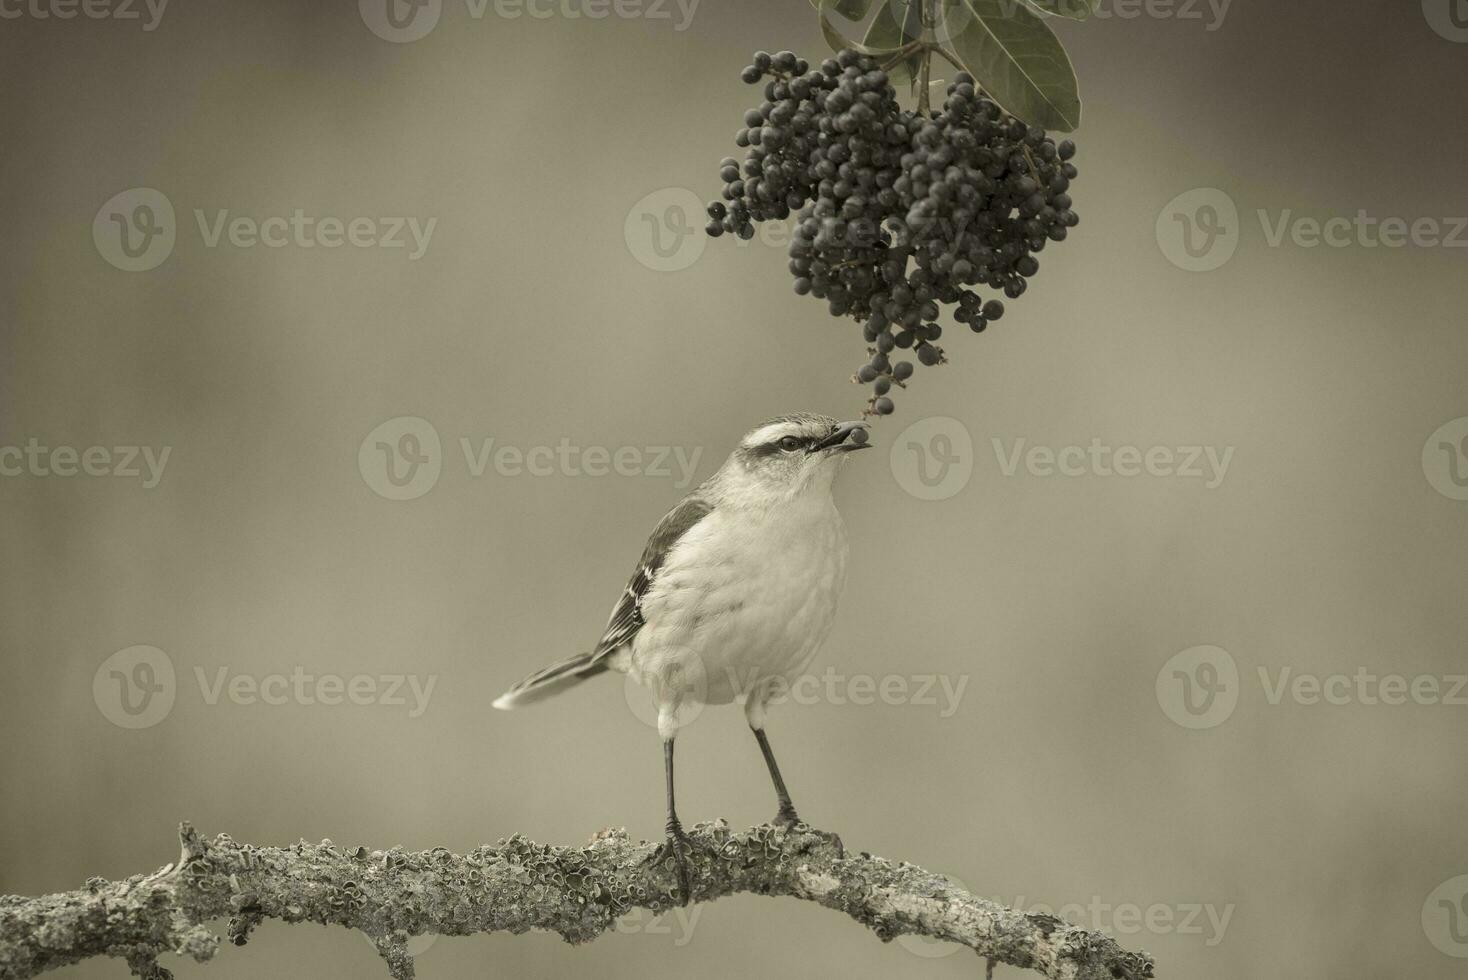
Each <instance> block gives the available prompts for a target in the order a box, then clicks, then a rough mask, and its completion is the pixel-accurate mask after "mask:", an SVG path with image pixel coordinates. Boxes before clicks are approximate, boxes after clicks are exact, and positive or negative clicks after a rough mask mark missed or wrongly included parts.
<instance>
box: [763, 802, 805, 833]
mask: <svg viewBox="0 0 1468 980" xmlns="http://www.w3.org/2000/svg"><path fill="white" fill-rule="evenodd" d="M770 823H772V824H774V825H775V826H776V827H781V828H783V829H785V830H789V829H790V828H792V827H794V826H795V825H796V824H798V823H800V814H798V813H796V812H795V807H794V806H792V805H791V804H789V803H781V804H780V809H779V811H778V812H777V813H776V814H775V819H774V820H771V821H770Z"/></svg>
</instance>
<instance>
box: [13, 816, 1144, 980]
mask: <svg viewBox="0 0 1468 980" xmlns="http://www.w3.org/2000/svg"><path fill="white" fill-rule="evenodd" d="M179 836H180V838H181V840H182V844H183V850H182V853H181V854H180V856H179V860H178V861H177V862H175V863H173V864H169V865H166V866H165V867H163V868H162V869H160V870H159V871H156V872H154V873H153V874H151V875H146V876H143V875H138V876H135V877H132V878H129V879H127V880H126V881H116V882H112V881H105V880H103V879H101V878H92V879H90V880H89V881H88V882H87V884H86V886H85V887H84V888H81V889H79V890H77V891H72V892H61V893H58V894H55V895H44V896H41V897H38V898H27V897H24V896H17V895H11V896H4V897H0V980H23V978H26V977H33V976H36V975H37V974H39V973H42V972H44V971H46V970H50V969H53V968H55V967H58V966H64V965H66V964H68V963H75V962H77V961H78V960H83V959H87V958H89V957H93V956H103V955H106V956H115V957H119V958H121V959H124V960H126V961H127V963H128V965H129V967H130V968H131V969H132V972H133V973H134V974H136V975H138V976H140V977H142V978H144V980H167V978H168V977H169V973H168V971H167V970H166V969H164V968H163V967H161V966H159V965H158V961H157V958H158V956H159V955H160V954H162V953H165V952H173V953H177V954H179V955H186V956H192V957H193V958H194V959H196V960H200V961H203V960H207V959H209V958H210V957H212V956H213V955H214V953H215V951H216V950H217V949H218V946H219V940H218V938H217V937H215V936H214V935H213V934H211V933H210V932H209V930H208V929H206V928H205V927H204V925H203V923H205V922H207V921H209V920H211V919H217V918H221V917H224V916H229V917H230V922H229V926H228V929H227V930H226V935H227V938H228V939H229V940H230V941H231V942H232V943H234V944H236V945H241V946H242V945H244V944H245V942H246V940H247V939H248V938H249V934H250V931H251V929H252V928H253V927H254V926H255V925H256V924H257V923H258V922H259V921H260V920H262V919H266V918H270V919H279V920H281V921H284V922H318V923H323V924H328V923H334V924H337V925H342V926H346V927H348V928H351V929H358V930H361V931H362V932H364V933H366V934H367V935H368V936H369V937H371V938H372V940H373V942H374V944H375V945H376V946H377V950H378V952H379V953H380V954H381V955H382V958H383V961H384V963H385V965H386V968H387V971H388V973H389V974H390V976H392V977H393V978H394V980H408V978H411V977H412V976H413V961H412V958H411V957H410V956H409V955H408V951H407V940H408V938H409V937H410V936H416V935H420V934H424V933H436V934H439V935H446V936H468V935H473V934H475V933H481V932H500V931H508V932H513V933H521V932H525V931H527V930H530V929H545V930H550V931H552V932H557V933H559V934H560V935H561V936H563V937H564V938H565V939H566V940H567V941H569V942H573V943H580V942H586V941H588V940H591V939H594V938H596V937H597V936H599V935H601V934H602V933H603V932H606V931H607V930H608V929H610V928H612V926H613V924H614V920H615V919H616V918H617V917H618V916H620V915H622V914H623V913H625V912H628V911H630V910H632V909H634V908H644V909H650V910H652V911H655V912H659V911H664V910H666V909H668V908H670V907H671V906H673V905H674V904H676V903H677V889H678V886H677V875H676V872H675V871H674V869H673V867H672V865H671V860H670V859H666V857H665V855H664V853H663V852H662V851H661V850H660V849H659V847H658V845H655V844H650V843H646V842H634V841H632V840H631V839H629V838H628V836H627V834H626V832H625V831H621V830H611V831H605V832H603V833H601V834H598V835H597V836H596V837H595V838H593V839H592V840H591V842H590V843H588V844H587V845H586V846H585V847H551V846H548V845H545V844H536V843H534V842H533V841H529V840H526V839H525V838H523V837H520V836H519V835H516V836H514V837H511V838H509V839H508V840H502V841H500V842H499V843H498V844H496V845H495V846H493V847H490V846H483V847H477V848H475V849H474V850H473V851H470V852H469V853H468V854H464V855H459V854H454V853H452V852H450V851H448V850H447V849H445V848H441V847H440V848H434V849H433V850H431V851H404V850H403V849H402V848H398V847H395V848H392V849H391V850H387V851H378V850H370V849H368V848H365V847H358V848H355V849H351V848H344V847H340V846H338V845H335V844H333V843H331V842H330V841H322V842H321V843H320V844H308V843H306V842H305V841H302V842H301V843H299V844H296V845H294V846H292V847H255V846H253V845H250V844H241V843H237V842H236V841H234V840H231V839H230V838H229V837H228V836H227V835H224V834H221V835H219V836H218V837H215V838H214V839H213V840H208V841H206V840H204V839H203V838H201V837H200V836H199V835H198V834H197V833H195V831H194V829H193V828H192V827H191V826H189V825H188V824H184V825H183V826H182V827H180V829H179ZM690 836H691V837H692V839H693V842H694V845H695V851H694V854H693V856H692V859H691V861H690V867H691V871H692V882H691V890H692V900H693V901H695V902H705V901H710V900H712V899H716V898H720V897H722V896H724V895H732V894H735V893H738V892H753V893H756V894H761V895H787V896H791V897H794V898H802V899H806V900H808V901H812V902H817V903H819V904H821V905H824V906H826V907H827V908H832V909H837V910H839V911H842V912H845V913H846V914H847V915H849V916H851V917H852V918H854V919H856V920H857V921H858V922H861V923H863V924H865V925H867V926H869V927H871V928H872V929H873V930H875V931H876V933H877V935H878V936H879V937H881V938H882V939H883V940H890V939H892V938H894V937H896V936H899V935H902V934H904V933H913V934H916V935H922V936H929V937H932V938H935V939H943V940H948V941H950V942H955V943H962V944H963V945H965V946H969V947H971V948H972V949H974V950H975V951H976V952H977V953H978V954H979V955H980V956H983V957H987V958H989V959H990V960H991V961H997V962H1000V963H1006V964H1010V965H1012V966H1018V967H1025V968H1028V969H1032V970H1036V971H1038V972H1039V973H1041V974H1042V975H1044V976H1046V977H1050V978H1052V980H1118V978H1120V980H1143V978H1146V977H1151V976H1152V960H1151V959H1150V958H1149V957H1148V956H1147V955H1146V954H1145V953H1132V952H1128V951H1126V950H1123V949H1121V948H1120V947H1119V946H1117V945H1116V943H1115V942H1113V941H1112V940H1111V939H1110V938H1108V937H1106V936H1104V935H1101V934H1099V933H1095V932H1090V931H1088V930H1084V929H1078V928H1075V927H1073V926H1071V925H1068V924H1066V923H1064V922H1062V921H1060V920H1059V919H1056V918H1054V917H1052V916H1048V915H1039V914H1036V913H1027V912H1022V911H1017V910H1015V909H1009V908H1004V907H1003V906H1000V905H996V904H994V903H992V902H988V901H985V900H984V899H981V898H976V897H975V896H973V895H970V894H968V893H967V892H965V891H963V890H961V889H959V888H956V887H954V886H953V885H952V884H951V883H950V882H949V881H947V880H946V879H944V878H943V877H941V876H939V875H936V874H933V873H931V872H928V871H924V870H923V869H922V868H919V867H915V866H913V865H910V864H907V863H905V862H898V863H893V862H891V861H887V860H885V859H884V858H879V857H873V856H871V855H869V854H859V855H852V854H847V853H845V852H843V850H842V849H841V845H840V842H839V841H838V840H837V839H836V838H835V837H833V836H831V835H829V834H823V833H821V832H819V831H816V830H812V829H810V828H807V827H805V826H804V825H797V826H796V827H794V828H792V829H789V830H785V829H780V828H777V827H772V826H760V827H754V828H752V829H750V830H747V831H742V832H739V833H734V832H731V831H730V830H729V828H728V826H727V825H726V824H724V823H723V822H722V821H716V822H714V823H711V824H700V825H698V826H697V827H695V828H693V831H692V833H691V834H690Z"/></svg>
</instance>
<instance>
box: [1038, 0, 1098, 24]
mask: <svg viewBox="0 0 1468 980" xmlns="http://www.w3.org/2000/svg"><path fill="white" fill-rule="evenodd" d="M1026 2H1027V3H1028V4H1029V5H1030V6H1032V7H1034V8H1035V9H1036V10H1038V11H1040V12H1041V13H1046V14H1053V15H1054V16H1056V17H1064V18H1066V19H1068V20H1086V19H1087V18H1089V17H1090V16H1091V15H1092V14H1094V13H1095V12H1096V11H1097V9H1098V8H1100V6H1101V0H1026Z"/></svg>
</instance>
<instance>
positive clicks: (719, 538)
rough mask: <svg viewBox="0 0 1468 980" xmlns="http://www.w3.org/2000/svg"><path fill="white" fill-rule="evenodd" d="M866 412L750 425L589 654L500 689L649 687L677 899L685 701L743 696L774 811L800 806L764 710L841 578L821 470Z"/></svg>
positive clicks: (684, 869) (840, 551)
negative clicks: (608, 675)
mask: <svg viewBox="0 0 1468 980" xmlns="http://www.w3.org/2000/svg"><path fill="white" fill-rule="evenodd" d="M867 445H868V443H867V441H866V423H864V422H838V421H836V420H835V419H833V418H827V417H826V416H824V415H810V414H799V415H785V416H781V417H780V418H775V419H771V420H769V421H768V422H764V423H762V424H760V425H758V426H756V427H755V428H754V429H752V430H750V432H749V433H747V434H746V435H745V436H744V438H743V439H742V440H741V441H740V443H739V446H738V448H736V449H735V450H734V451H733V452H732V453H730V455H729V458H728V459H727V460H725V462H724V465H723V466H722V467H720V469H719V471H718V472H717V473H715V474H714V475H713V476H712V477H710V478H709V479H708V480H707V481H706V482H704V483H703V484H702V485H700V486H699V487H698V488H697V489H696V490H694V491H692V492H691V493H689V494H688V496H686V497H684V498H683V500H682V501H680V502H679V503H678V505H677V506H676V507H674V508H673V509H672V510H671V511H669V512H668V513H667V514H666V515H665V516H664V517H663V519H662V520H661V521H659V522H658V524H657V527H655V528H654V529H653V532H652V537H650V538H649V539H648V542H647V547H646V548H644V549H643V552H642V559H641V561H639V562H638V565H637V570H636V571H635V572H633V574H632V579H631V581H630V582H628V583H627V588H626V589H625V591H624V592H623V593H622V595H621V597H620V598H619V599H618V600H617V603H616V605H615V606H614V607H613V608H612V615H611V618H610V620H608V622H607V626H606V630H605V632H604V633H603V634H602V637H601V640H600V641H599V642H598V643H597V645H596V647H595V648H594V649H593V650H592V651H591V652H590V653H582V654H578V655H576V656H574V657H571V658H569V659H567V660H562V661H561V662H560V663H556V664H552V665H550V666H549V667H546V668H545V669H543V670H540V671H537V672H536V673H534V674H531V675H530V676H529V677H527V678H525V679H524V680H522V681H521V682H520V683H518V684H516V685H515V686H514V687H512V688H510V690H509V691H507V692H505V694H503V695H502V696H500V697H499V698H498V699H497V700H496V701H495V702H494V706H495V707H496V708H515V707H519V706H520V705H522V704H529V703H531V702H534V701H539V700H541V699H542V698H545V697H547V696H548V695H550V694H553V693H555V692H556V691H559V690H562V689H564V688H566V687H569V686H570V685H572V684H575V683H577V682H579V681H581V680H584V679H585V678H588V677H591V676H593V675H596V674H601V673H604V672H605V671H608V670H614V671H619V672H621V673H624V674H630V675H631V676H632V677H633V678H634V679H635V680H637V681H638V682H640V683H641V684H643V685H646V686H647V687H648V688H650V689H651V690H652V694H653V700H654V702H655V704H656V705H657V711H658V734H659V735H660V736H661V737H662V740H663V766H664V770H665V774H666V778H667V788H668V823H667V834H668V840H667V843H666V845H664V847H665V849H666V850H667V851H671V853H672V855H673V857H674V859H675V861H676V863H677V869H678V877H679V884H680V886H681V887H682V894H683V899H684V901H685V902H686V901H687V899H688V895H689V878H688V864H687V857H688V852H689V846H690V845H689V839H688V837H687V835H685V834H684V832H683V826H682V824H681V823H679V821H678V812H677V809H676V808H675V806H674V804H673V741H674V739H675V737H676V736H677V733H678V728H679V726H680V723H681V722H680V715H681V714H684V713H686V712H684V711H683V709H686V708H689V707H691V706H696V705H704V704H729V703H731V702H733V701H741V702H742V703H743V705H744V714H745V718H746V719H747V720H748V722H749V727H750V729H752V730H753V732H754V737H755V739H756V740H757V741H758V742H759V747H760V751H761V752H762V753H763V754H764V758H765V765H766V766H767V767H768V768H769V770H770V779H771V780H772V781H773V782H774V784H775V796H776V798H777V800H778V802H779V810H778V812H777V813H776V816H775V822H776V823H778V824H783V825H787V826H788V825H792V824H794V823H795V822H796V821H797V820H798V819H799V818H798V817H797V816H796V813H795V806H794V804H792V803H791V802H790V794H789V792H787V791H786V789H785V781H784V780H783V779H781V777H780V767H779V766H778V765H776V763H775V756H774V753H773V752H772V751H771V750H770V741H769V739H768V738H767V737H766V736H765V709H766V707H767V705H768V703H769V701H770V699H771V697H772V696H774V695H775V694H777V693H779V692H780V691H782V690H788V685H789V684H790V682H791V681H792V680H793V679H794V678H796V677H797V676H799V675H800V673H801V672H802V671H804V670H805V668H806V666H807V665H808V664H809V663H810V660H811V658H812V657H813V656H815V653H816V650H817V649H818V648H819V647H820V645H821V643H822V641H824V640H825V638H826V634H827V633H828V632H829V631H830V629H831V624H832V622H834V620H835V617H836V603H837V600H839V599H840V597H841V590H842V588H843V586H844V585H845V583H846V555H847V547H846V530H845V527H844V525H843V524H842V522H841V515H840V514H839V513H838V512H837V510H836V503H835V501H834V500H832V499H831V483H832V481H833V480H834V479H835V476H836V473H837V471H838V470H839V469H840V468H841V464H842V462H843V461H844V459H845V458H846V455H847V453H848V452H850V451H851V450H854V449H862V448H864V447H866V446H867Z"/></svg>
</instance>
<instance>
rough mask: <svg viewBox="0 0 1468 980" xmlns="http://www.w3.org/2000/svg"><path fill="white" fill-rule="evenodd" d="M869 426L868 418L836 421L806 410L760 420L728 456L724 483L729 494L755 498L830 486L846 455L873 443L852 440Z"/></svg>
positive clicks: (783, 496)
mask: <svg viewBox="0 0 1468 980" xmlns="http://www.w3.org/2000/svg"><path fill="white" fill-rule="evenodd" d="M866 427H867V424H866V423H865V422H838V421H837V420H836V419H833V418H830V417H828V416H825V415H812V414H805V413H802V414H799V415H782V416H780V417H779V418H774V419H770V420H769V421H767V422H761V423H760V424H759V425H757V426H755V427H754V428H753V429H750V430H749V432H747V433H745V435H744V438H743V439H741V440H740V441H739V446H738V448H737V449H735V450H734V452H733V453H731V454H730V455H729V459H728V462H726V463H725V464H724V468H723V469H722V470H721V471H720V473H719V477H720V482H721V483H723V484H724V489H725V490H726V491H727V492H729V493H730V494H734V495H738V496H741V497H745V498H747V499H751V500H753V501H759V500H779V499H788V498H791V497H796V496H798V495H800V494H803V493H808V492H811V491H829V490H830V488H831V481H832V480H833V479H835V477H836V471H837V470H839V469H840V468H841V463H842V461H843V460H845V459H846V457H847V455H848V454H850V453H851V452H852V451H853V450H857V449H865V448H866V447H868V446H869V445H871V444H870V443H868V442H865V441H862V442H857V441H855V439H853V435H854V434H855V433H856V432H857V431H862V432H863V433H864V432H865V430H866Z"/></svg>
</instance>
